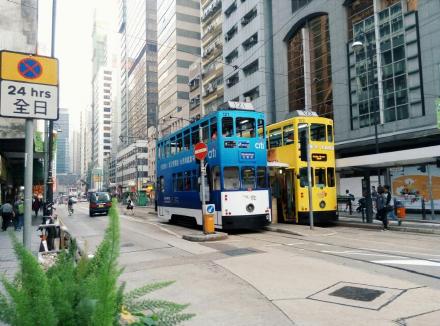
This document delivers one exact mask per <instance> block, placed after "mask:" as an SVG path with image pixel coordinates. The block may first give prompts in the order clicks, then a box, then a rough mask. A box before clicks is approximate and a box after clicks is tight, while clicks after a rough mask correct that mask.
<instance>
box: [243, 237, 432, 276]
mask: <svg viewBox="0 0 440 326" xmlns="http://www.w3.org/2000/svg"><path fill="white" fill-rule="evenodd" d="M260 234H261V235H264V234H269V235H270V236H272V237H274V238H276V237H278V238H282V239H292V240H298V241H299V242H302V243H308V244H314V245H317V246H326V247H337V248H342V249H345V250H344V251H341V250H339V252H338V251H336V250H328V248H327V249H313V248H311V247H308V246H303V245H302V244H294V243H293V244H292V243H284V241H281V242H280V241H275V240H270V239H261V238H259V237H258V236H257V237H254V236H248V235H243V234H242V235H236V236H237V237H241V238H245V239H250V240H253V241H261V242H266V243H271V244H281V245H282V246H285V247H286V248H291V249H293V248H294V249H298V250H301V251H306V252H311V253H314V254H318V255H324V256H331V257H336V258H339V259H341V258H342V259H345V260H350V261H355V262H360V263H366V264H370V265H374V266H378V267H382V268H388V269H393V270H398V271H403V272H406V273H410V274H415V275H418V276H422V277H427V278H429V279H431V280H436V281H440V273H439V275H435V274H431V273H428V272H424V271H418V270H416V269H415V268H410V267H402V266H394V265H392V264H387V263H379V262H377V259H375V260H368V259H362V258H357V257H353V256H349V255H347V254H348V253H350V252H351V253H360V255H359V256H362V254H364V255H366V256H367V257H371V256H370V255H372V256H376V257H380V256H381V255H382V256H383V255H386V256H387V257H388V258H390V257H393V258H395V259H396V260H399V259H402V262H404V260H412V261H421V262H423V261H426V262H432V263H438V262H439V260H438V259H426V258H420V257H415V256H411V255H407V254H405V253H404V252H401V254H400V255H396V254H395V253H393V252H392V251H391V252H388V251H387V250H380V251H379V249H373V248H371V249H370V248H359V247H354V246H349V245H341V244H334V243H330V242H326V241H318V240H313V239H307V238H306V237H304V236H294V235H284V234H279V233H276V232H271V231H266V232H264V233H260ZM435 256H440V255H435ZM408 266H414V265H411V264H408ZM439 267H440V266H439ZM439 267H437V268H439Z"/></svg>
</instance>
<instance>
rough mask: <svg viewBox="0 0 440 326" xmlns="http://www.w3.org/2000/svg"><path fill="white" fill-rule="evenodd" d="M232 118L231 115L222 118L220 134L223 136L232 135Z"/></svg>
mask: <svg viewBox="0 0 440 326" xmlns="http://www.w3.org/2000/svg"><path fill="white" fill-rule="evenodd" d="M233 123H234V120H233V119H232V118H231V117H224V118H222V135H223V137H232V135H233V130H234V127H233Z"/></svg>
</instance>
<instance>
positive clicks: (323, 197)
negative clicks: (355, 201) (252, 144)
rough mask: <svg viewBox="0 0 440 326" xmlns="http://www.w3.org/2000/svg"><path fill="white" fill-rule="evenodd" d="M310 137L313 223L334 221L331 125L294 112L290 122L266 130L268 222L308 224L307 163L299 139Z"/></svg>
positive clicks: (304, 112)
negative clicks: (270, 199) (269, 191)
mask: <svg viewBox="0 0 440 326" xmlns="http://www.w3.org/2000/svg"><path fill="white" fill-rule="evenodd" d="M307 128H309V132H310V133H309V135H310V156H311V172H312V209H313V212H314V220H315V221H316V222H317V223H326V222H331V221H335V220H336V219H337V214H336V209H337V201H336V175H335V150H334V136H333V121H332V120H331V119H327V118H323V117H319V116H317V114H316V113H314V112H306V111H296V113H295V116H294V117H293V118H290V119H287V120H284V121H281V122H277V123H274V124H272V125H269V126H268V127H267V128H266V133H267V159H268V160H267V161H268V166H269V170H270V184H271V191H272V220H273V221H275V220H276V219H277V220H278V222H293V223H305V222H308V221H309V209H310V207H309V193H308V176H307V159H304V158H303V159H304V160H302V159H301V153H300V143H301V141H300V140H301V138H302V137H305V136H306V135H307Z"/></svg>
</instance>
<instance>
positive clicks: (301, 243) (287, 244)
mask: <svg viewBox="0 0 440 326" xmlns="http://www.w3.org/2000/svg"><path fill="white" fill-rule="evenodd" d="M303 244H305V243H304V242H295V243H286V246H296V245H303Z"/></svg>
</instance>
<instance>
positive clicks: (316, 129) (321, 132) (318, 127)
mask: <svg viewBox="0 0 440 326" xmlns="http://www.w3.org/2000/svg"><path fill="white" fill-rule="evenodd" d="M310 138H311V140H312V141H325V125H324V124H320V123H312V124H311V125H310Z"/></svg>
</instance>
